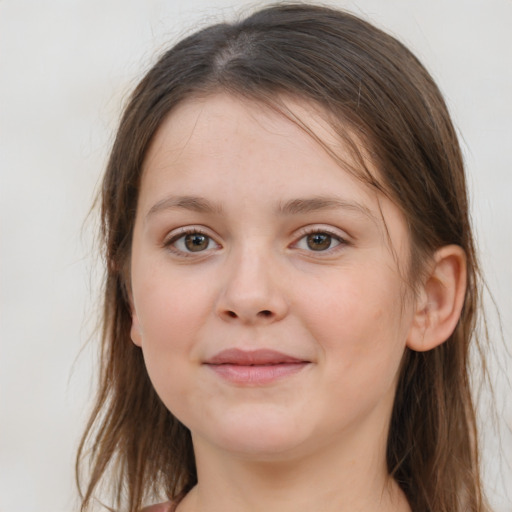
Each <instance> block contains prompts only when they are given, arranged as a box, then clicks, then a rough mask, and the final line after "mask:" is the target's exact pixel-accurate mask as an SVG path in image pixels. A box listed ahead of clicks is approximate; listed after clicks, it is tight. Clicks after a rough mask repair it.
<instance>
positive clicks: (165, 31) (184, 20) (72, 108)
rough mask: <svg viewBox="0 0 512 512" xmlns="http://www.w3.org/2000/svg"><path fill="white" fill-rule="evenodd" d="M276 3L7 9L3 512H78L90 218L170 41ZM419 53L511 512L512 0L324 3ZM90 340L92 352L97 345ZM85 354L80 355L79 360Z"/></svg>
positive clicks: (498, 481) (502, 493)
mask: <svg viewBox="0 0 512 512" xmlns="http://www.w3.org/2000/svg"><path fill="white" fill-rule="evenodd" d="M265 3H266V2H253V3H251V4H242V3H241V2H235V1H233V0H231V1H221V0H209V1H208V0H186V1H185V0H183V1H182V0H168V1H165V0H61V1H57V0H45V1H41V0H0V173H1V183H0V194H1V211H0V222H1V224H0V229H1V234H0V236H1V242H0V243H1V246H0V247H1V254H0V272H1V273H0V276H1V277H0V279H1V281H0V294H1V295H0V301H1V302H0V307H1V317H0V321H1V324H0V328H1V346H0V512H36V511H37V512H69V511H73V510H77V499H76V491H75V487H74V454H75V450H76V447H77V443H78V439H79V437H80V433H81V431H82V429H83V427H84V422H85V419H86V417H87V411H88V408H89V407H90V405H91V394H92V391H93V384H92V376H93V374H94V370H95V367H96V364H95V362H96V359H95V355H94V348H95V346H96V342H97V336H95V335H94V326H95V323H96V321H97V315H98V309H99V305H98V298H97V293H98V292H97V290H98V283H99V277H100V276H101V270H100V268H99V266H98V258H97V250H96V248H95V247H94V245H93V233H94V230H95V227H96V223H97V220H96V217H95V216H94V215H93V216H90V217H89V218H88V220H87V221H86V218H87V215H88V212H89V210H90V208H91V205H92V202H93V197H94V192H95V189H96V186H97V183H98V180H99V177H100V175H101V172H102V169H103V167H104V163H105V158H106V155H107V153H108V150H109V147H110V144H111V141H112V138H113V133H114V131H115V127H116V123H117V120H118V116H119V113H120V109H121V106H122V104H123V102H124V100H125V98H126V96H127V94H128V93H129V91H130V90H131V89H132V87H133V86H134V84H135V83H136V82H137V80H138V79H139V78H140V77H141V76H142V73H143V71H144V70H147V69H148V66H149V65H150V64H151V63H152V62H154V60H155V58H156V55H157V54H158V53H160V52H161V51H162V50H163V49H164V48H165V47H166V46H167V45H168V44H169V43H170V42H174V41H176V40H177V39H178V38H179V37H182V36H183V35H185V34H188V33H189V32H190V31H191V30H193V29H195V28H197V27H199V26H202V25H204V24H206V23H210V22H213V21H215V20H220V19H224V18H228V19H229V18H231V17H233V16H234V14H235V13H237V12H244V13H247V12H248V10H249V9H250V8H251V7H256V6H261V5H263V4H265ZM324 3H326V4H328V3H330V4H332V5H336V6H339V7H344V8H348V9H349V10H352V11H354V12H356V13H359V14H361V15H363V16H364V17H367V18H369V19H370V20H373V21H374V22H375V23H376V24H377V25H379V26H381V27H384V28H385V29H387V30H388V31H390V32H391V33H393V34H394V35H396V36H397V37H399V38H400V39H401V40H402V41H404V42H405V43H406V44H407V45H408V46H409V47H411V48H412V49H413V51H415V53H416V54H417V55H418V56H419V57H420V59H421V60H422V61H423V62H424V63H425V64H426V66H427V68H428V69H429V70H430V71H431V72H432V74H433V75H434V77H435V79H436V80H437V82H438V83H439V85H440V87H441V90H442V91H443V92H444V94H445V96H446V99H447V102H448V104H449V107H450V109H451V112H452V113H453V117H454V120H455V123H456V125H457V127H458V130H459V132H460V134H461V137H462V145H463V148H464V154H465V158H466V162H467V168H468V174H469V183H470V190H471V196H472V213H473V219H474V223H475V227H476V230H477V233H478V244H479V247H480V250H481V256H482V262H483V266H484V270H485V273H486V276H487V281H488V284H489V287H490V289H491V291H492V293H493V295H494V298H495V300H496V303H497V304H498V307H499V309H500V312H501V319H502V327H503V333H504V336H503V338H504V341H500V337H499V328H498V323H497V315H496V313H495V310H494V309H493V308H492V307H491V308H490V312H489V318H490V329H491V339H492V345H493V350H492V353H491V354H490V365H491V373H492V375H493V378H494V380H495V382H494V384H495V387H496V411H497V417H498V418H497V421H498V426H499V427H500V430H501V437H499V436H498V431H497V429H496V427H495V426H493V423H494V424H495V423H496V422H495V421H494V420H492V417H493V416H492V414H491V412H490V411H491V409H489V408H488V407H487V401H488V395H487V394H486V393H484V394H483V403H484V407H483V408H482V414H481V416H482V419H481V421H482V425H483V433H484V448H485V458H484V470H485V478H486V483H487V487H488V492H489V495H490V497H491V501H492V503H493V504H494V505H495V507H496V512H510V511H512V471H511V467H510V466H511V465H512V455H511V452H512V435H511V432H510V429H511V427H512V407H511V404H510V402H511V400H510V393H511V388H510V386H509V385H508V384H507V373H510V368H511V361H510V352H509V353H508V354H507V351H506V349H505V346H506V345H508V347H509V350H510V340H511V333H512V226H511V225H512V157H511V155H512V30H511V27H512V0H417V1H414V0H409V1H406V0H359V1H341V0H340V1H337V2H324ZM89 339H90V343H89V344H87V341H88V340H89ZM84 347H85V348H84Z"/></svg>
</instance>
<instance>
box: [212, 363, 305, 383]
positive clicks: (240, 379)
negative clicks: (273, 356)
mask: <svg viewBox="0 0 512 512" xmlns="http://www.w3.org/2000/svg"><path fill="white" fill-rule="evenodd" d="M308 364H309V363H307V362H298V363H282V364H268V365H247V366H244V365H237V364H209V365H208V367H209V368H211V369H212V370H213V371H214V372H215V373H216V374H217V375H220V376H221V377H222V378H223V379H225V380H227V381H229V382H232V383H234V384H242V385H246V386H259V385H262V384H270V383H272V382H275V381H278V380H281V379H284V378H286V377H290V376H291V375H294V374H296V373H298V372H300V371H301V370H302V369H304V368H305V367H306V366H307V365H308Z"/></svg>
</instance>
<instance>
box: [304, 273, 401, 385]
mask: <svg viewBox="0 0 512 512" xmlns="http://www.w3.org/2000/svg"><path fill="white" fill-rule="evenodd" d="M380 270H381V272H378V273H375V274H372V273H371V272H368V271H367V272H357V271H355V270H354V271H353V272H351V273H347V274H346V275H345V276H344V277H343V279H340V280H339V281H338V282H333V281H330V282H326V283H325V285H324V286H323V287H322V288H323V291H322V293H318V294H315V295H316V296H313V297H311V296H310V297H309V301H308V303H307V310H308V313H307V317H308V322H309V325H310V330H311V332H312V333H313V335H314V337H315V339H316V341H317V342H318V344H319V345H320V347H321V349H322V353H323V356H324V357H325V360H326V363H327V364H328V365H329V366H330V367H331V370H332V371H331V372H330V375H333V379H340V378H346V380H351V382H353V383H359V385H363V384H364V383H368V384H371V383H372V382H377V381H380V382H381V384H382V385H389V384H391V382H392V381H393V379H394V378H395V374H396V371H397V369H398V367H399V365H400V360H401V358H402V354H403V351H404V349H405V343H406V337H407V332H408V327H409V323H410V318H409V316H408V315H407V314H406V313H405V312H404V311H402V301H403V294H402V290H401V287H400V282H399V281H398V279H397V277H396V276H395V275H393V274H390V275H386V273H385V272H382V266H381V267H380ZM305 309H306V308H305ZM340 373H341V374H342V375H343V376H344V377H339V375H340Z"/></svg>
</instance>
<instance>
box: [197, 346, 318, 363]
mask: <svg viewBox="0 0 512 512" xmlns="http://www.w3.org/2000/svg"><path fill="white" fill-rule="evenodd" d="M305 362H308V361H305V360H304V359H299V358H296V357H293V356H290V355H288V354H283V353H282V352H278V351H276V350H270V349H258V350H241V349H238V348H230V349H227V350H222V351H221V352H218V353H217V354H215V355H214V356H213V357H211V358H209V359H208V360H207V361H205V364H212V365H214V364H233V365H239V366H257V365H270V364H284V363H289V364H291V363H305Z"/></svg>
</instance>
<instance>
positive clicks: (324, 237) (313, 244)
mask: <svg viewBox="0 0 512 512" xmlns="http://www.w3.org/2000/svg"><path fill="white" fill-rule="evenodd" d="M343 242H344V240H343V239H342V238H341V237H339V236H337V235H334V234H332V233H329V232H326V231H315V232H314V233H308V234H307V235H305V236H303V237H302V238H300V239H299V241H298V242H297V243H296V244H295V247H296V248H298V249H302V250H305V251H316V252H322V251H327V250H329V249H333V248H334V247H337V246H338V245H340V244H341V243H343Z"/></svg>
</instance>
